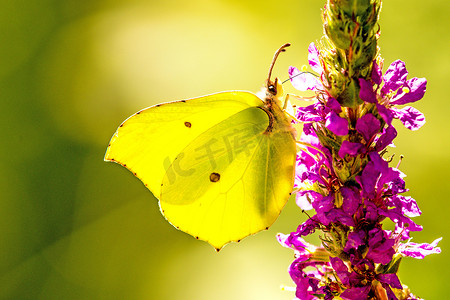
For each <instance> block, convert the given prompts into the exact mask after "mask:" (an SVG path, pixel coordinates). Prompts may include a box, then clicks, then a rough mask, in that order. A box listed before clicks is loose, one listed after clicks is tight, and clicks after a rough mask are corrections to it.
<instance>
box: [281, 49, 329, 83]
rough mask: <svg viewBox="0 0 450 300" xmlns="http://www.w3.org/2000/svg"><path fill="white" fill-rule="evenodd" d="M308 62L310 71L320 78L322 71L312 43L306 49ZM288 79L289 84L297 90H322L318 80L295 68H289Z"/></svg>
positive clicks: (317, 54)
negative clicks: (289, 80) (289, 79)
mask: <svg viewBox="0 0 450 300" xmlns="http://www.w3.org/2000/svg"><path fill="white" fill-rule="evenodd" d="M308 61H309V65H310V66H311V69H313V71H315V72H316V73H318V74H319V76H321V75H322V73H323V69H322V66H321V64H320V60H319V51H317V48H316V45H314V43H311V44H310V45H309V47H308ZM289 78H291V83H292V85H293V86H294V88H296V89H297V90H300V91H307V90H313V91H318V90H323V85H322V82H320V80H319V79H317V78H316V77H315V76H314V75H312V74H310V73H306V72H300V70H299V69H297V68H296V67H289Z"/></svg>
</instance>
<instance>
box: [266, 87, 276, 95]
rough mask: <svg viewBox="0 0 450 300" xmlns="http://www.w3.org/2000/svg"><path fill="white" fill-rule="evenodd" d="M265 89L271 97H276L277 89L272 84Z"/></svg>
mask: <svg viewBox="0 0 450 300" xmlns="http://www.w3.org/2000/svg"><path fill="white" fill-rule="evenodd" d="M267 89H268V90H269V92H270V93H271V94H273V95H276V94H277V88H276V87H275V86H274V85H273V84H270V85H269V86H268V87H267Z"/></svg>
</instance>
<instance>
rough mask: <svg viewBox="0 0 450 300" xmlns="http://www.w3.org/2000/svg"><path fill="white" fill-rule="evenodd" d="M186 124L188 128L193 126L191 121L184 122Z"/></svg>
mask: <svg viewBox="0 0 450 300" xmlns="http://www.w3.org/2000/svg"><path fill="white" fill-rule="evenodd" d="M184 126H186V127H187V128H191V126H192V124H191V122H187V121H186V122H184Z"/></svg>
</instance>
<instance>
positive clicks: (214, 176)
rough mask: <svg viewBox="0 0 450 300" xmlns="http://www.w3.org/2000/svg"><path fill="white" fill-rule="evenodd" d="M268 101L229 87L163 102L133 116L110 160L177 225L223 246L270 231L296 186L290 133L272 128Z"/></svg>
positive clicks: (109, 152)
mask: <svg viewBox="0 0 450 300" xmlns="http://www.w3.org/2000/svg"><path fill="white" fill-rule="evenodd" d="M262 107H263V102H262V101H261V100H260V99H259V98H258V97H256V96H255V95H254V94H251V93H247V92H225V93H219V94H214V95H210V96H206V97H202V98H196V99H191V100H188V101H185V102H183V101H181V102H172V103H168V104H163V105H161V106H155V107H152V108H149V109H146V110H143V111H141V112H140V113H137V114H135V115H134V116H132V117H130V118H129V119H128V120H126V121H125V122H124V123H123V124H122V125H121V127H119V129H118V131H117V132H116V133H115V135H114V136H113V138H112V140H111V143H110V146H109V147H108V150H107V153H106V156H105V159H106V160H111V161H115V162H119V163H120V164H122V165H124V166H125V167H127V168H128V169H129V170H130V171H131V172H133V173H134V174H135V175H136V176H137V177H138V178H140V179H141V180H142V181H143V183H144V184H145V185H146V186H147V187H148V188H149V189H150V190H151V191H152V192H153V194H154V195H155V196H156V197H157V198H158V199H160V207H161V211H162V212H163V214H164V215H165V217H166V218H167V220H168V221H169V222H170V223H172V224H173V225H174V226H175V227H177V228H179V229H180V230H182V231H185V232H187V233H189V234H191V235H193V236H195V237H196V238H198V239H202V240H205V241H207V242H209V243H210V244H211V245H213V246H214V247H215V248H216V249H220V248H221V247H223V245H225V244H226V243H228V242H230V241H238V240H240V239H242V238H244V237H246V236H248V235H250V234H253V233H256V232H258V231H261V230H264V229H266V228H268V227H269V226H270V225H271V224H272V223H273V222H274V221H275V220H276V218H277V217H278V215H279V213H280V211H281V209H282V208H283V206H284V205H285V203H286V201H287V199H288V198H289V194H290V192H291V191H292V186H293V172H294V162H295V152H296V151H295V142H294V139H293V137H292V135H291V133H290V132H286V131H274V132H270V133H269V132H266V129H267V128H268V126H269V123H270V119H269V116H268V114H267V112H266V111H264V110H263V109H262Z"/></svg>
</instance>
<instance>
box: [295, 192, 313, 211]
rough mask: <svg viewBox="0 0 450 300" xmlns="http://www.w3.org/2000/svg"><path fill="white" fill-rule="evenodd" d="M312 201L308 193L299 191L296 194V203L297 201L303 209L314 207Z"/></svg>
mask: <svg viewBox="0 0 450 300" xmlns="http://www.w3.org/2000/svg"><path fill="white" fill-rule="evenodd" d="M311 202H312V200H311V198H310V197H309V194H308V193H301V192H298V193H297V194H296V196H295V203H297V206H298V207H300V208H301V209H303V210H311V209H313V206H312V204H311Z"/></svg>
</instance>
